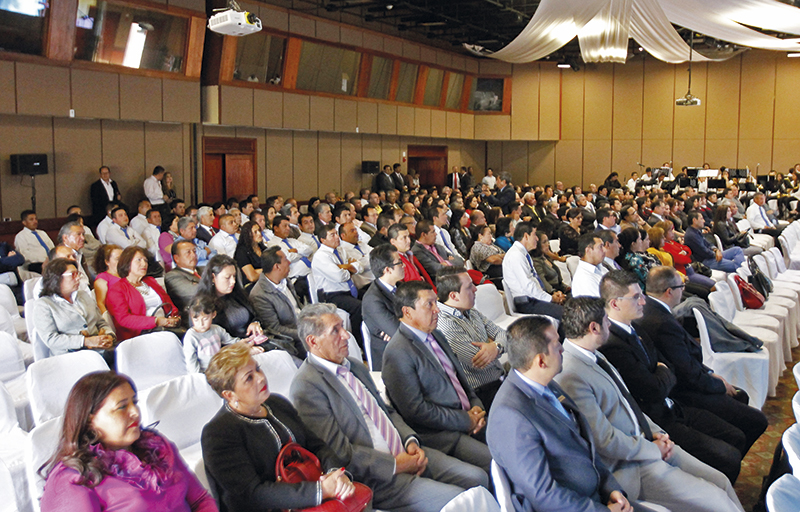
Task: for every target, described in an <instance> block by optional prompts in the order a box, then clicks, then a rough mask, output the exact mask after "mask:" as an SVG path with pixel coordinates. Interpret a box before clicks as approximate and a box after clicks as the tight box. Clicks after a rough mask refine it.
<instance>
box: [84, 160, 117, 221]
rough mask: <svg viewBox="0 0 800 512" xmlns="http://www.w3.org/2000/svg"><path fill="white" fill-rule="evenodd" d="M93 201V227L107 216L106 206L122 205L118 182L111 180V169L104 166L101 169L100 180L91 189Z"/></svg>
mask: <svg viewBox="0 0 800 512" xmlns="http://www.w3.org/2000/svg"><path fill="white" fill-rule="evenodd" d="M89 194H90V197H91V200H92V225H93V226H96V225H97V224H99V223H100V221H101V220H103V217H105V216H106V205H107V204H108V203H110V202H116V203H118V204H121V203H122V195H120V193H119V187H118V186H117V182H116V181H114V180H112V179H111V169H109V168H108V166H106V165H104V166H102V167H101V168H100V179H99V180H97V181H95V182H94V183H92V186H91V188H90V189H89Z"/></svg>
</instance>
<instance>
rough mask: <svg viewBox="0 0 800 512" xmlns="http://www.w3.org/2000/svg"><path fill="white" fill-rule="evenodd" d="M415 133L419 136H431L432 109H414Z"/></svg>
mask: <svg viewBox="0 0 800 512" xmlns="http://www.w3.org/2000/svg"><path fill="white" fill-rule="evenodd" d="M414 135H416V136H417V137H430V136H431V111H430V110H429V109H427V108H415V109H414Z"/></svg>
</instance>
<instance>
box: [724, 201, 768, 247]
mask: <svg viewBox="0 0 800 512" xmlns="http://www.w3.org/2000/svg"><path fill="white" fill-rule="evenodd" d="M735 210H736V206H735V205H734V204H733V203H732V202H728V201H725V204H720V205H718V206H716V207H715V208H714V218H713V222H714V224H713V226H714V229H713V232H714V234H715V235H717V236H718V237H719V240H720V242H721V243H722V247H723V248H725V249H730V248H731V247H733V246H736V247H741V248H742V252H743V253H744V255H745V256H753V255H755V254H759V253H761V252H762V251H761V248H760V247H757V246H755V245H753V246H751V245H750V235H749V234H748V232H747V231H739V228H738V227H736V222H735V221H734V220H733V214H734V211H735Z"/></svg>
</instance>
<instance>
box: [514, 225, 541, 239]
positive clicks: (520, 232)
mask: <svg viewBox="0 0 800 512" xmlns="http://www.w3.org/2000/svg"><path fill="white" fill-rule="evenodd" d="M534 231H536V228H535V227H533V224H531V223H530V222H517V227H516V228H514V240H516V241H517V242H521V241H522V239H523V238H525V235H530V234H531V233H533V232H534Z"/></svg>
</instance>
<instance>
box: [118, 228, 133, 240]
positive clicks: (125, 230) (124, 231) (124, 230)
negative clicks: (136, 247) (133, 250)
mask: <svg viewBox="0 0 800 512" xmlns="http://www.w3.org/2000/svg"><path fill="white" fill-rule="evenodd" d="M120 229H122V233H124V234H125V238H127V239H128V240H130V239H131V237H129V236H128V228H120Z"/></svg>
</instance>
